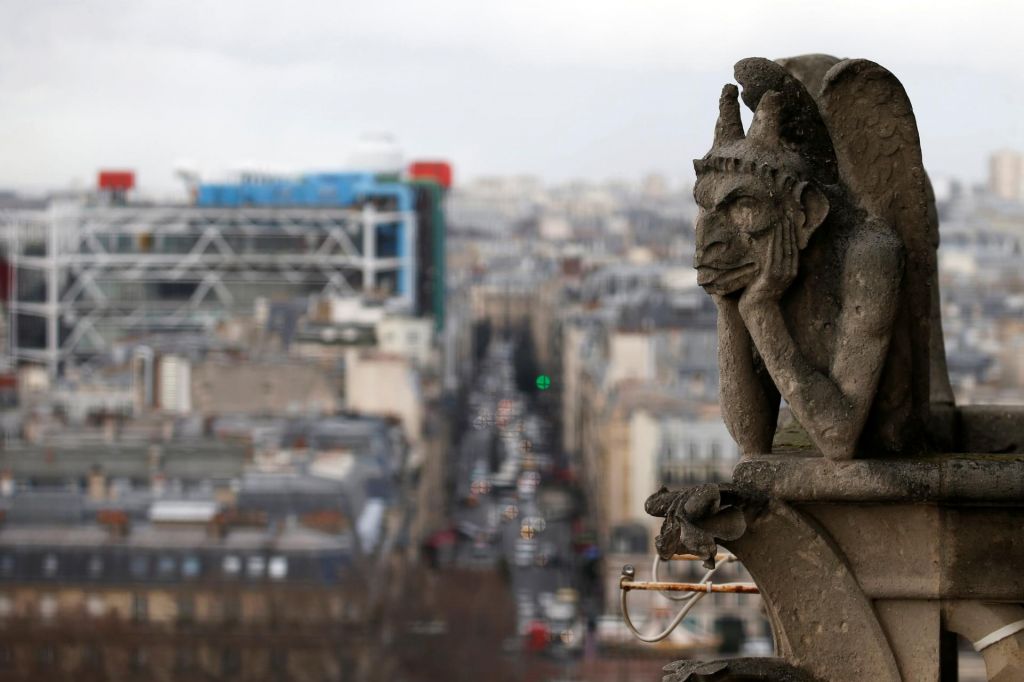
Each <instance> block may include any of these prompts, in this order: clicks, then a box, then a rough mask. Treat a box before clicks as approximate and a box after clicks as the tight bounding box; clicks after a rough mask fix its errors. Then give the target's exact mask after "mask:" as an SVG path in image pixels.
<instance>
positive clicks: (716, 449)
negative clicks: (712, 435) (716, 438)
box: [711, 442, 722, 462]
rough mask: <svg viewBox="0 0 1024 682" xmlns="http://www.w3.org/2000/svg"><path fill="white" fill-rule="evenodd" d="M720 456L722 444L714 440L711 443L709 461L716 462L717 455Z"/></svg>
mask: <svg viewBox="0 0 1024 682" xmlns="http://www.w3.org/2000/svg"><path fill="white" fill-rule="evenodd" d="M721 456H722V446H721V445H720V444H719V443H717V442H715V443H712V444H711V461H712V462H717V461H718V459H719V457H721Z"/></svg>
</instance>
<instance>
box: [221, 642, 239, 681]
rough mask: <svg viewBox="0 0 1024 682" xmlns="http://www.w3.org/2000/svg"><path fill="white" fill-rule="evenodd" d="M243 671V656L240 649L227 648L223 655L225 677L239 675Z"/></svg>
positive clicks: (222, 662)
mask: <svg viewBox="0 0 1024 682" xmlns="http://www.w3.org/2000/svg"><path fill="white" fill-rule="evenodd" d="M241 670H242V655H241V654H240V653H239V651H238V649H235V648H230V647H229V648H227V649H224V651H223V653H222V654H221V672H222V673H223V674H224V676H225V677H227V676H233V675H237V674H238V673H239V672H241Z"/></svg>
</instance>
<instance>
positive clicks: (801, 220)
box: [694, 55, 936, 459]
mask: <svg viewBox="0 0 1024 682" xmlns="http://www.w3.org/2000/svg"><path fill="white" fill-rule="evenodd" d="M831 59H832V58H829V57H827V56H824V55H815V56H813V58H809V59H807V60H804V61H801V60H796V59H794V60H785V61H784V64H786V65H787V66H789V67H790V68H793V69H794V70H796V71H797V72H799V73H800V74H801V75H802V77H803V78H804V79H806V81H807V82H808V83H810V84H812V87H815V88H816V91H815V92H813V93H811V92H808V90H807V88H805V86H804V85H803V84H802V83H801V81H800V80H799V79H798V78H797V77H795V76H794V75H792V74H791V73H790V72H788V71H787V70H786V68H784V66H781V65H779V64H778V63H775V62H771V61H768V60H766V59H745V60H743V61H741V62H739V63H738V64H737V65H736V79H737V81H739V82H740V83H741V84H742V85H743V100H744V102H745V103H746V104H747V105H748V106H749V107H750V108H751V109H752V110H754V120H753V122H752V123H751V125H750V129H749V130H748V131H746V132H744V130H743V126H742V123H741V121H740V113H739V103H738V101H737V95H738V91H737V88H736V87H735V86H733V85H727V86H725V88H724V89H723V91H722V97H721V99H720V101H719V120H718V124H717V125H716V128H715V140H714V144H713V146H712V148H711V151H709V152H708V154H707V155H705V156H704V158H703V159H700V160H697V161H695V162H694V166H695V169H696V171H697V184H696V185H695V187H694V196H695V198H696V200H697V203H698V204H699V206H700V213H699V215H698V219H697V227H696V229H697V250H696V254H695V258H694V265H695V267H696V268H697V271H698V282H699V283H700V284H701V285H702V286H703V287H704V288H705V289H706V290H707V291H708V293H710V294H711V295H712V296H713V297H714V299H715V302H716V304H717V305H718V309H719V322H718V324H719V366H720V372H721V386H722V407H723V414H724V417H725V420H726V424H727V425H728V426H729V429H730V432H731V433H732V435H733V437H734V438H735V439H736V441H737V442H738V443H739V445H740V447H741V449H742V450H743V452H744V453H745V454H757V453H767V452H771V447H772V445H771V443H772V435H773V433H774V431H775V421H776V418H777V413H778V407H779V398H780V395H781V397H783V398H785V399H786V402H787V403H788V404H789V405H790V407H791V409H792V410H793V413H794V415H795V416H796V418H797V420H798V421H799V423H800V424H801V425H802V427H803V428H804V429H806V431H807V434H808V436H809V437H810V440H811V441H812V442H813V443H814V445H815V446H816V447H817V448H818V449H819V450H820V451H821V452H823V453H824V454H825V455H826V456H828V457H830V458H833V459H849V458H852V457H854V456H855V455H857V456H882V455H886V454H891V453H909V452H912V451H915V450H920V449H923V445H924V441H923V439H922V438H921V437H920V436H921V433H922V431H923V427H924V425H925V424H926V422H927V415H928V405H929V374H930V366H929V345H930V343H931V330H930V316H931V311H932V293H931V286H932V283H933V282H934V280H935V252H934V249H935V243H936V242H935V240H934V239H933V234H934V233H935V232H936V225H935V223H934V206H933V203H934V202H933V201H931V198H930V195H929V191H928V183H927V178H926V177H925V175H924V171H923V167H922V164H921V151H920V143H919V140H918V134H917V125H916V122H915V120H914V115H913V110H912V108H911V107H910V102H909V100H908V99H907V97H906V93H905V92H904V91H903V88H902V86H901V85H900V83H899V81H898V80H896V78H895V77H893V76H892V74H890V73H889V72H888V71H886V70H885V69H883V68H882V67H880V66H878V65H877V64H874V63H873V62H868V61H865V60H844V61H839V62H838V63H835V64H833V65H832V66H831V67H830V68H829V69H828V70H827V73H825V74H824V75H823V76H822V75H821V71H822V69H823V68H824V67H825V66H826V65H827V64H828V63H829V62H830V61H831ZM819 81H820V89H818V88H817V85H818V83H819ZM930 209H931V211H930Z"/></svg>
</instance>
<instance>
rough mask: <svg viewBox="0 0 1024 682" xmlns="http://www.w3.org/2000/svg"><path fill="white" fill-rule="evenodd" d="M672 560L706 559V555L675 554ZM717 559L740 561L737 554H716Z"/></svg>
mask: <svg viewBox="0 0 1024 682" xmlns="http://www.w3.org/2000/svg"><path fill="white" fill-rule="evenodd" d="M670 561H704V557H702V556H697V555H696V554H673V555H672V559H670ZM715 561H738V559H737V558H736V555H735V554H716V555H715Z"/></svg>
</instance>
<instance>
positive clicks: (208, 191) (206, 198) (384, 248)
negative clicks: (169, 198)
mask: <svg viewBox="0 0 1024 682" xmlns="http://www.w3.org/2000/svg"><path fill="white" fill-rule="evenodd" d="M366 204H373V205H374V206H375V207H376V208H378V209H381V210H382V211H394V212H397V213H398V214H399V215H398V217H397V219H396V221H395V222H393V223H391V222H387V223H382V224H378V225H377V234H376V237H377V239H376V240H375V249H376V252H375V253H376V256H377V257H378V258H397V259H403V258H405V256H406V254H408V253H409V252H410V250H411V246H410V239H411V237H410V234H411V233H412V230H413V229H415V228H414V225H413V223H414V221H415V213H414V212H413V209H414V204H415V192H414V189H413V188H412V187H410V186H409V185H407V184H405V183H402V182H397V181H394V180H391V179H383V178H381V177H378V176H376V175H374V174H373V173H367V172H342V173H307V174H304V175H301V176H298V177H296V178H287V177H278V176H271V175H262V174H247V173H243V174H242V177H241V179H240V181H239V182H230V183H200V184H199V186H198V187H197V190H196V205H197V206H200V207H203V208H243V207H250V206H251V207H261V208H268V207H269V208H273V207H280V208H296V207H302V208H360V207H362V206H364V205H366ZM410 270H411V268H409V267H402V268H401V269H400V270H399V271H398V281H397V293H398V295H400V296H405V295H407V294H408V293H409V291H410V287H411V286H412V285H413V282H412V281H411V279H412V273H411V272H410Z"/></svg>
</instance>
